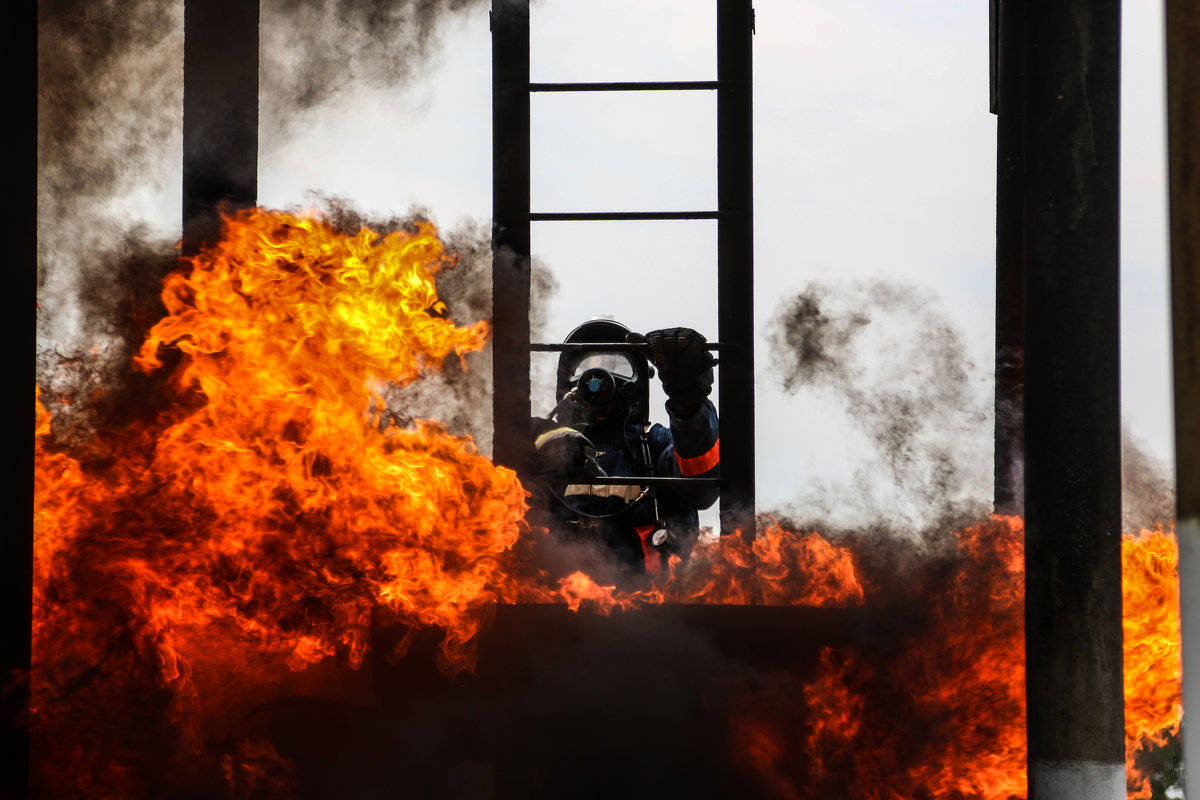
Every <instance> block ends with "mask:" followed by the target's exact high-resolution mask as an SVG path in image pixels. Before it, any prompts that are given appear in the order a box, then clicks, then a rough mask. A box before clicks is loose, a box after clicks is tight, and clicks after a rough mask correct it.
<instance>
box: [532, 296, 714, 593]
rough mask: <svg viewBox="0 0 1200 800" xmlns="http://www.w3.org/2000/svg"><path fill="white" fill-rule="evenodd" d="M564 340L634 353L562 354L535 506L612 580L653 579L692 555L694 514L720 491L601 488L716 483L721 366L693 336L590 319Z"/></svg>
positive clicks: (538, 426) (539, 449) (539, 440)
mask: <svg viewBox="0 0 1200 800" xmlns="http://www.w3.org/2000/svg"><path fill="white" fill-rule="evenodd" d="M566 342H567V343H569V344H580V343H582V344H587V343H618V344H619V343H625V344H627V345H630V346H629V347H626V348H620V349H608V350H605V349H596V350H591V349H587V348H583V349H578V350H567V351H564V352H563V353H562V355H561V357H560V358H559V362H558V374H557V385H556V390H555V399H556V400H557V401H558V405H557V407H556V408H555V409H554V411H552V412H551V413H550V415H549V416H548V417H546V418H545V419H541V418H535V420H534V428H533V434H534V437H535V440H534V449H535V453H536V456H535V468H536V470H537V472H538V473H539V480H537V481H535V486H536V490H535V493H536V494H538V495H540V496H539V497H537V498H536V503H535V507H540V509H541V510H542V511H543V512H544V513H546V514H548V516H549V518H550V525H549V527H551V529H552V530H555V531H556V532H557V533H558V534H559V535H560V536H562V537H564V538H565V539H567V540H568V541H580V542H592V543H596V544H599V545H600V546H601V550H602V551H603V552H606V553H607V554H608V555H609V556H610V557H611V559H610V561H615V563H616V564H617V565H618V566H619V569H618V572H625V573H629V572H632V573H639V574H642V573H650V574H657V573H658V572H660V571H662V569H663V567H664V566H665V565H666V563H667V561H668V559H669V557H670V556H671V555H678V556H680V557H681V558H683V559H686V558H687V557H688V555H689V554H690V552H691V550H692V547H693V546H694V545H695V542H696V539H697V538H698V536H699V516H698V514H697V511H698V510H699V509H704V508H708V507H709V506H711V505H712V504H713V502H714V501H716V499H717V491H718V490H717V487H716V486H715V485H670V486H653V485H650V484H646V485H641V484H635V485H628V486H626V485H612V484H605V483H603V479H604V478H609V477H611V478H637V477H645V476H655V477H667V478H716V477H717V476H718V472H719V460H720V442H719V439H718V422H717V411H716V408H715V407H714V406H713V404H712V401H711V400H709V394H710V393H711V392H712V384H713V364H714V363H716V362H715V360H714V359H713V357H712V354H711V353H710V352H709V351H708V348H707V341H706V339H705V338H704V337H703V336H702V335H700V334H699V333H697V332H696V331H694V330H692V329H690V328H667V329H663V330H655V331H651V332H650V333H647V334H645V335H644V336H643V335H641V334H637V333H633V332H632V331H630V330H629V328H627V327H625V326H624V325H622V324H620V323H619V322H616V321H614V320H612V319H611V318H606V317H597V318H593V319H592V320H590V321H588V322H586V323H584V324H583V325H580V326H579V327H577V328H576V329H575V330H573V331H571V333H570V334H569V335H568V336H567V338H566ZM652 365H653V366H652ZM656 368H657V371H658V377H659V378H660V380H661V381H662V385H663V390H664V391H665V392H666V395H667V403H666V409H667V414H668V417H669V425H667V426H664V425H660V424H657V423H656V424H653V425H651V424H650V421H649V399H650V385H649V382H650V379H651V378H652V377H653V376H654V374H655V369H656ZM589 479H592V480H589ZM593 480H594V481H595V482H593Z"/></svg>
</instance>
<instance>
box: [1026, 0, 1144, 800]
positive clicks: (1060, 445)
mask: <svg viewBox="0 0 1200 800" xmlns="http://www.w3.org/2000/svg"><path fill="white" fill-rule="evenodd" d="M1025 11H1026V14H1027V17H1026V21H1027V25H1026V28H1025V31H1024V35H1022V36H1018V37H1014V39H1015V40H1014V39H1010V40H1009V41H1007V42H1006V43H1005V51H1004V53H1002V58H1003V57H1004V54H1006V53H1008V52H1009V49H1010V48H1012V47H1018V48H1022V49H1023V56H1024V58H1025V63H1026V67H1027V72H1026V80H1025V91H1024V102H1025V111H1026V115H1025V145H1026V146H1025V149H1024V159H1025V187H1026V188H1025V193H1026V194H1025V221H1024V228H1025V237H1024V238H1025V253H1026V262H1025V298H1026V314H1027V316H1026V321H1025V514H1026V539H1025V570H1026V610H1025V625H1026V666H1027V699H1028V703H1027V708H1028V735H1029V790H1030V792H1029V797H1030V800H1050V799H1051V798H1054V800H1094V798H1113V799H1114V800H1115V799H1116V798H1123V797H1124V796H1125V753H1124V731H1123V727H1124V702H1123V696H1122V649H1121V645H1122V631H1121V460H1120V459H1121V441H1120V392H1119V329H1118V233H1117V232H1118V185H1119V177H1118V167H1119V158H1118V156H1119V148H1118V131H1119V104H1118V87H1119V66H1120V18H1121V8H1120V2H1119V0H1041V1H1040V2H1029V3H1028V4H1027V5H1026V6H1025Z"/></svg>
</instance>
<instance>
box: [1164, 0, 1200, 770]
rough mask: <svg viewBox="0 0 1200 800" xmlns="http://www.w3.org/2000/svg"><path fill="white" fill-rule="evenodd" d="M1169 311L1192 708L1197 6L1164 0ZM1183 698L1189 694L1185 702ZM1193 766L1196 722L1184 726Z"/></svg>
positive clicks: (1199, 449)
mask: <svg viewBox="0 0 1200 800" xmlns="http://www.w3.org/2000/svg"><path fill="white" fill-rule="evenodd" d="M1166 23H1167V136H1168V170H1169V184H1170V203H1171V210H1170V219H1171V300H1172V303H1171V305H1172V308H1171V318H1172V326H1173V331H1174V335H1173V340H1174V362H1175V485H1176V490H1175V491H1176V504H1177V506H1176V515H1175V520H1176V521H1175V526H1176V527H1175V530H1176V534H1177V536H1178V538H1179V589H1180V598H1179V602H1180V612H1181V614H1182V623H1183V696H1184V708H1185V709H1187V708H1189V707H1190V708H1193V709H1195V708H1200V135H1198V133H1197V132H1198V131H1200V8H1198V7H1197V6H1196V3H1195V2H1193V0H1167V3H1166ZM1189 701H1190V702H1189ZM1183 747H1184V767H1185V769H1187V770H1188V774H1189V775H1191V774H1200V729H1198V728H1197V726H1196V725H1194V724H1193V725H1192V727H1191V728H1190V729H1189V730H1188V731H1186V732H1185V733H1184V741H1183Z"/></svg>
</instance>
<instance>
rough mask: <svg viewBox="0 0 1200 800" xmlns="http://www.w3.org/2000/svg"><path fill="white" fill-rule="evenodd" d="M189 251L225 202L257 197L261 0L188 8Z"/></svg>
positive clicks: (195, 1) (240, 203) (194, 3)
mask: <svg viewBox="0 0 1200 800" xmlns="http://www.w3.org/2000/svg"><path fill="white" fill-rule="evenodd" d="M183 25H184V40H183V232H184V250H185V251H188V252H194V248H195V247H197V246H199V244H200V243H201V242H203V241H204V240H206V239H207V238H208V237H209V236H210V235H211V234H212V233H214V232H215V229H214V225H213V214H214V211H215V210H216V209H217V208H218V207H219V206H220V204H221V203H228V204H230V205H231V206H232V207H235V208H237V207H246V206H252V205H254V204H255V202H257V199H258V2H257V0H251V1H250V2H248V1H247V0H203V2H200V0H188V2H186V3H184V9H183Z"/></svg>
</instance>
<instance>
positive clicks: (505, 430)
mask: <svg viewBox="0 0 1200 800" xmlns="http://www.w3.org/2000/svg"><path fill="white" fill-rule="evenodd" d="M491 19H492V376H493V378H492V386H493V389H492V420H493V423H492V424H493V426H494V430H495V433H494V437H493V439H492V458H493V460H494V461H495V462H496V463H497V464H503V465H505V466H507V467H512V468H513V469H516V470H518V471H522V470H523V469H524V467H525V466H526V465H527V464H528V463H529V459H530V458H531V457H532V449H533V443H532V441H531V438H530V433H529V418H530V413H531V412H530V407H531V406H530V400H529V391H530V385H529V278H530V271H529V244H530V242H529V239H530V236H529V0H494V2H493V3H492V17H491Z"/></svg>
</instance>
